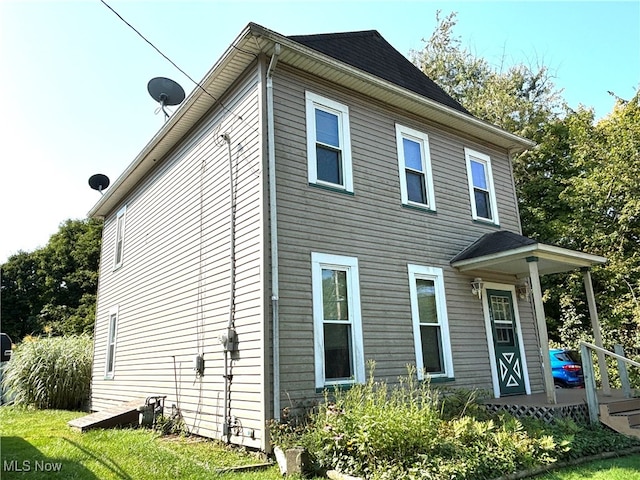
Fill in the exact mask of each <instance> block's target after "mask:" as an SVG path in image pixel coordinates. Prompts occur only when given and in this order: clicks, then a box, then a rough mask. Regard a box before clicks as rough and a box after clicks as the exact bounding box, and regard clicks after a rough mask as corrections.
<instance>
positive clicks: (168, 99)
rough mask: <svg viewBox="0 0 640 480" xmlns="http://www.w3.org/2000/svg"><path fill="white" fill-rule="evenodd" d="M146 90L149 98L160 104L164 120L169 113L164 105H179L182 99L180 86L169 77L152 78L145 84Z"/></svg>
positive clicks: (182, 91)
mask: <svg viewBox="0 0 640 480" xmlns="http://www.w3.org/2000/svg"><path fill="white" fill-rule="evenodd" d="M147 90H148V91H149V95H151V98H153V99H154V100H155V101H156V102H158V103H159V104H160V108H161V109H162V111H163V112H164V119H165V121H166V120H167V119H168V118H169V113H167V111H166V110H165V108H164V107H165V106H167V105H169V106H171V105H180V104H181V103H182V101H183V100H184V90H183V89H182V87H181V86H180V85H178V84H177V83H176V82H174V81H173V80H171V79H169V78H164V77H156V78H152V79H151V80H149V83H148V84H147Z"/></svg>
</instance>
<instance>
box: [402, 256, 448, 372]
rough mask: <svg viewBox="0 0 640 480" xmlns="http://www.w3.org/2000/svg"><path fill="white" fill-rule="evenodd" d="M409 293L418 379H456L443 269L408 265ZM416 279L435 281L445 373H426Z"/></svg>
mask: <svg viewBox="0 0 640 480" xmlns="http://www.w3.org/2000/svg"><path fill="white" fill-rule="evenodd" d="M407 269H408V271H409V293H410V296H411V319H412V323H413V340H414V347H415V352H416V369H417V374H418V379H419V380H423V379H424V378H426V377H428V378H454V375H453V358H452V353H451V338H450V336H449V319H448V316H447V299H446V296H445V293H444V273H443V270H442V269H441V268H437V267H425V266H422V265H412V264H408V265H407ZM416 279H425V280H433V282H434V285H435V289H436V310H437V312H438V324H439V325H440V337H441V340H442V357H443V359H442V360H443V363H444V370H445V371H444V373H440V374H430V373H426V372H425V371H424V360H423V358H422V336H421V334H420V312H419V309H418V290H417V288H416Z"/></svg>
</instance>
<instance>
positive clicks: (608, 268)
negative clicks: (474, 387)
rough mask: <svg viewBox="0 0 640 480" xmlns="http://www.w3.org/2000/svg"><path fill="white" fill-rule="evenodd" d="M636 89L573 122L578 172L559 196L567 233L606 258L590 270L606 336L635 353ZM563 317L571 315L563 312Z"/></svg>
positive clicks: (639, 253)
mask: <svg viewBox="0 0 640 480" xmlns="http://www.w3.org/2000/svg"><path fill="white" fill-rule="evenodd" d="M639 95H640V94H636V95H635V97H634V98H633V99H632V100H630V101H628V102H618V104H617V105H616V106H615V107H614V109H613V112H612V113H611V114H610V115H609V116H608V117H606V118H604V119H602V120H600V121H599V122H597V123H595V124H594V125H592V126H586V125H576V124H572V125H571V128H572V131H573V132H572V137H573V148H572V157H573V159H574V162H575V165H576V169H577V170H578V172H579V173H578V174H576V175H574V176H573V177H571V179H570V181H569V184H568V185H567V188H566V189H565V190H564V191H563V192H562V194H561V198H562V199H563V201H565V202H567V203H568V205H569V206H570V208H571V209H572V212H573V214H572V216H571V218H570V222H569V223H568V226H567V236H568V237H570V238H572V239H573V241H574V242H575V244H576V248H579V249H582V250H585V251H589V252H593V253H597V254H599V255H602V256H605V257H607V258H608V262H607V264H606V265H604V266H603V267H602V268H600V269H598V270H597V271H596V272H595V273H594V277H595V279H596V281H597V282H598V285H597V286H598V290H597V291H598V293H599V298H600V303H601V305H600V306H599V308H600V317H601V319H602V323H603V326H605V327H606V328H605V329H604V330H605V333H606V336H608V337H610V338H611V340H612V341H613V340H615V341H616V342H622V343H623V345H624V347H625V349H626V351H627V353H628V354H629V355H631V356H635V357H636V358H638V357H640V96H639ZM567 320H572V318H571V317H570V316H567Z"/></svg>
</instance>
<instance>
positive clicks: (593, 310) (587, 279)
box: [582, 268, 611, 396]
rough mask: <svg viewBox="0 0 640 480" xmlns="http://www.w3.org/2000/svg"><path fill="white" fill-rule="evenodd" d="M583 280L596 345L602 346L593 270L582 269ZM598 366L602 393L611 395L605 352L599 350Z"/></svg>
mask: <svg viewBox="0 0 640 480" xmlns="http://www.w3.org/2000/svg"><path fill="white" fill-rule="evenodd" d="M582 280H583V282H584V289H585V291H586V292H587V303H588V304H589V316H590V317H591V328H592V329H593V339H594V343H595V346H596V347H600V348H604V347H603V346H602V332H601V330H600V320H599V319H598V309H597V307H596V297H595V295H594V294H593V282H592V281H591V270H589V269H588V268H583V269H582ZM597 355H598V366H599V367H600V378H601V380H602V393H603V394H604V395H607V396H608V395H611V386H610V385H609V372H608V370H607V362H606V360H605V358H604V353H602V352H597Z"/></svg>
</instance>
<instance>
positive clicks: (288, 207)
mask: <svg viewBox="0 0 640 480" xmlns="http://www.w3.org/2000/svg"><path fill="white" fill-rule="evenodd" d="M201 87H202V88H195V89H194V90H193V92H192V93H191V94H190V95H189V96H188V97H187V98H186V100H185V101H184V103H183V104H182V105H181V106H180V107H179V108H178V109H177V110H176V112H175V113H174V114H173V115H172V116H171V117H170V118H169V119H168V121H167V122H166V123H165V124H164V126H163V127H162V128H161V129H160V131H159V132H158V133H157V134H156V135H155V136H154V137H153V138H152V139H151V141H150V142H149V143H148V144H147V146H146V147H145V148H144V149H143V150H142V151H141V152H140V154H139V155H138V156H137V157H136V158H135V159H134V160H133V162H132V163H131V165H130V166H129V167H128V168H127V170H126V171H125V172H124V173H123V174H122V175H121V176H120V177H119V178H118V179H117V180H116V181H115V182H114V184H113V185H112V186H111V188H110V189H109V190H107V191H106V193H105V195H103V196H102V197H101V198H100V200H99V201H98V203H97V204H96V205H95V206H94V207H93V209H92V210H91V212H90V216H93V217H102V218H104V221H105V223H104V233H103V242H102V260H101V266H100V281H99V292H98V305H97V314H96V326H95V353H94V367H93V368H94V371H93V380H92V398H91V406H92V409H93V410H102V409H104V408H106V407H109V406H111V405H114V404H117V403H120V402H123V401H127V400H131V399H134V398H138V397H145V396H151V395H163V396H166V397H167V399H166V405H167V406H168V407H169V408H171V407H173V408H174V409H175V410H179V411H180V412H181V414H182V416H183V418H184V420H185V423H186V426H187V427H188V429H189V430H190V431H191V432H192V433H194V434H198V435H203V436H207V437H213V438H221V439H225V440H228V441H231V442H233V443H239V444H244V445H248V446H251V447H256V448H262V449H268V448H269V444H268V438H267V437H268V435H267V433H266V423H267V421H268V420H269V419H271V418H278V417H279V416H280V414H281V411H282V409H283V408H285V407H288V406H295V405H299V404H302V403H304V402H307V401H314V400H315V401H319V400H321V399H322V392H323V391H324V390H325V389H327V388H345V387H348V386H349V385H351V384H353V383H354V382H363V381H364V380H365V377H366V375H367V362H368V361H369V360H373V361H375V365H376V366H375V376H376V377H378V378H384V379H387V380H389V381H395V380H396V379H397V377H398V376H401V375H405V374H406V373H407V365H413V366H415V368H416V369H417V372H418V375H419V377H420V378H421V379H428V380H429V381H431V382H432V383H434V384H435V383H437V382H447V384H448V385H451V386H460V387H465V388H482V389H488V390H490V391H492V392H494V395H495V396H496V397H500V396H504V395H513V394H530V393H532V392H542V391H544V390H545V375H544V373H543V372H544V369H543V363H544V361H545V355H541V354H540V349H541V347H542V348H543V351H544V348H546V340H545V341H540V342H539V340H538V337H539V336H540V337H542V338H544V339H546V329H545V328H544V312H543V311H542V312H541V315H542V321H540V312H538V315H536V310H539V311H541V310H542V306H541V305H542V303H541V300H540V298H541V296H540V291H539V282H538V277H537V276H538V274H543V273H546V272H551V271H561V270H563V269H569V268H575V267H580V266H582V267H588V266H590V265H593V264H595V263H599V262H600V261H603V259H601V258H600V257H595V256H591V255H585V254H581V253H578V252H571V251H567V250H564V249H558V248H557V247H550V246H545V245H540V244H538V243H536V242H533V241H531V240H529V239H526V238H525V237H521V236H520V235H519V234H520V233H521V228H520V221H519V215H518V206H517V200H516V193H515V189H514V181H513V174H512V169H511V156H512V155H513V154H514V153H517V152H520V151H522V150H524V149H527V148H530V147H531V146H532V145H533V144H532V142H530V141H528V140H526V139H523V138H520V137H518V136H516V135H513V134H511V133H509V132H506V131H504V130H501V129H500V128H497V127H495V126H493V125H491V124H488V123H486V122H484V121H482V120H480V119H478V118H475V117H473V116H472V115H470V114H469V113H468V112H467V111H466V110H465V109H464V108H463V107H462V106H461V105H459V104H458V103H457V102H456V101H455V100H453V99H452V98H451V97H449V96H448V95H447V94H446V93H445V92H444V91H443V90H442V89H441V88H439V87H438V86H437V85H436V84H435V83H434V82H432V81H431V80H430V79H429V78H428V77H426V76H425V75H424V74H423V73H422V72H420V70H419V69H417V68H416V67H415V66H414V65H413V64H411V62H409V61H408V60H407V59H406V58H405V57H404V56H402V55H401V54H400V53H399V52H397V51H396V50H395V49H394V48H393V47H392V46H391V45H389V44H388V43H387V42H386V41H385V40H384V39H383V38H382V37H381V36H380V35H379V34H378V33H377V32H375V31H364V32H351V33H339V34H326V35H309V36H293V37H286V36H282V35H280V34H278V33H275V32H273V31H270V30H268V29H266V28H263V27H261V26H259V25H256V24H249V25H248V26H247V27H246V29H245V30H244V31H243V32H242V33H241V34H240V35H239V37H238V38H237V39H236V40H235V41H234V42H233V43H232V44H231V45H230V46H229V48H228V49H227V51H226V52H225V53H224V55H223V56H222V57H221V58H220V59H219V60H218V61H217V63H216V64H215V65H214V66H213V67H212V69H211V70H210V71H209V73H208V74H207V75H206V76H205V78H204V79H203V80H202V82H201ZM532 272H533V275H534V277H535V278H532V279H531V285H530V288H531V289H532V292H533V294H532V295H528V294H527V293H526V292H525V293H523V294H522V295H519V293H522V291H523V287H525V286H526V285H525V284H524V283H523V282H524V280H525V279H526V278H529V277H530V276H531V273H532ZM472 284H473V285H472ZM532 297H533V298H534V299H535V300H536V301H539V302H540V308H536V309H535V310H534V307H533V303H535V302H532ZM536 305H537V304H536ZM536 319H537V321H536ZM541 328H542V331H541ZM547 356H548V355H547ZM547 361H548V360H547ZM546 385H547V390H548V386H549V385H548V383H546ZM551 388H552V386H551ZM552 393H553V392H551V393H550V394H552Z"/></svg>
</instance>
